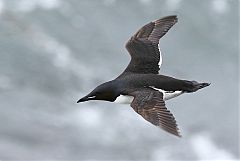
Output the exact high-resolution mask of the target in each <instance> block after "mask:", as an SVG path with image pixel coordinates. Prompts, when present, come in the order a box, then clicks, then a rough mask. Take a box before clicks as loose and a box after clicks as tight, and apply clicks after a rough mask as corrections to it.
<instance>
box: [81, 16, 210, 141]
mask: <svg viewBox="0 0 240 161" xmlns="http://www.w3.org/2000/svg"><path fill="white" fill-rule="evenodd" d="M177 20H178V19H177V16H176V15H171V16H166V17H163V18H161V19H158V20H155V21H152V22H150V23H148V24H146V25H145V26H143V27H142V28H140V29H139V30H138V31H137V32H136V33H135V34H134V35H133V36H132V37H131V38H130V39H129V40H128V42H127V43H126V49H127V50H128V52H129V54H130V56H131V61H130V63H129V64H128V66H127V68H126V69H125V70H124V72H123V73H122V74H120V75H119V76H118V77H117V78H116V79H114V80H111V81H108V82H106V83H103V84H101V85H99V86H98V87H96V88H95V89H94V90H93V91H92V92H90V93H89V94H88V95H86V96H85V97H83V98H81V99H79V100H78V101H77V103H79V102H85V101H89V100H103V101H110V102H118V103H129V104H130V105H131V107H132V108H133V109H134V111H135V112H137V113H138V114H139V115H141V116H142V117H143V118H144V119H145V120H147V121H149V122H150V123H152V124H153V125H155V126H158V127H160V128H162V129H163V130H165V131H167V132H169V133H171V134H173V135H176V136H179V137H180V136H181V135H180V132H179V129H178V127H177V123H176V120H175V118H174V116H173V114H172V113H171V112H170V111H169V110H168V109H167V108H166V104H165V102H166V100H169V99H171V98H174V97H177V96H179V95H181V94H183V93H192V92H195V91H197V90H199V89H201V88H204V87H207V86H209V85H210V83H198V82H197V81H188V80H181V79H176V78H173V77H170V76H165V75H160V74H159V69H160V67H161V64H162V55H161V51H160V47H159V40H160V39H161V38H162V37H163V36H164V35H165V34H166V33H167V32H168V30H169V29H170V28H171V27H172V26H173V25H174V24H175V23H176V22H177Z"/></svg>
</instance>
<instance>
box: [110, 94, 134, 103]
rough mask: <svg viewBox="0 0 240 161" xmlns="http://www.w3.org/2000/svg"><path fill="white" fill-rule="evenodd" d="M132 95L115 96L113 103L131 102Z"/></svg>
mask: <svg viewBox="0 0 240 161" xmlns="http://www.w3.org/2000/svg"><path fill="white" fill-rule="evenodd" d="M133 98H134V97H132V96H124V95H120V96H118V97H117V99H116V100H115V101H114V102H115V103H120V104H131V103H132V101H133Z"/></svg>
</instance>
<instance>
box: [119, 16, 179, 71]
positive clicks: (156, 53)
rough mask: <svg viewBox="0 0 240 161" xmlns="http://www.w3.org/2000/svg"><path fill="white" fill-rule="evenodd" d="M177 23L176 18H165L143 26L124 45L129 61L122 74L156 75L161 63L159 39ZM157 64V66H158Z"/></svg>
mask: <svg viewBox="0 0 240 161" xmlns="http://www.w3.org/2000/svg"><path fill="white" fill-rule="evenodd" d="M176 22H177V16H175V15H174V16H167V17H164V18H161V19H158V20H155V21H153V22H150V23H148V24H146V25H145V26H143V27H142V28H141V29H139V30H138V31H137V33H135V34H134V35H133V36H132V37H131V38H130V40H129V41H128V42H127V43H126V48H127V50H128V52H129V54H130V55H131V61H130V63H129V64H128V66H127V68H126V69H125V71H124V72H123V74H124V73H128V72H132V73H142V74H146V73H153V74H158V71H159V69H160V67H159V66H161V63H162V57H161V52H160V49H159V48H158V46H159V39H160V38H161V37H163V36H164V35H165V34H166V33H167V32H168V30H169V29H170V28H171V27H172V26H173V25H174V24H175V23H176ZM158 63H159V64H158Z"/></svg>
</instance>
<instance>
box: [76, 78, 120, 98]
mask: <svg viewBox="0 0 240 161" xmlns="http://www.w3.org/2000/svg"><path fill="white" fill-rule="evenodd" d="M118 95H119V94H118V93H117V91H116V88H114V84H113V83H112V82H106V83H103V84H101V85H99V86H97V87H96V88H95V89H94V90H93V91H92V92H91V93H89V94H88V95H86V96H85V97H83V98H81V99H80V100H78V101H77V103H79V102H85V101H89V100H103V101H110V102H113V101H115V100H116V98H117V96H118Z"/></svg>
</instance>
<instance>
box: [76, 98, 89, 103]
mask: <svg viewBox="0 0 240 161" xmlns="http://www.w3.org/2000/svg"><path fill="white" fill-rule="evenodd" d="M85 101H88V97H87V96H86V97H83V98H81V99H80V100H78V101H77V103H79V102H85Z"/></svg>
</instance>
